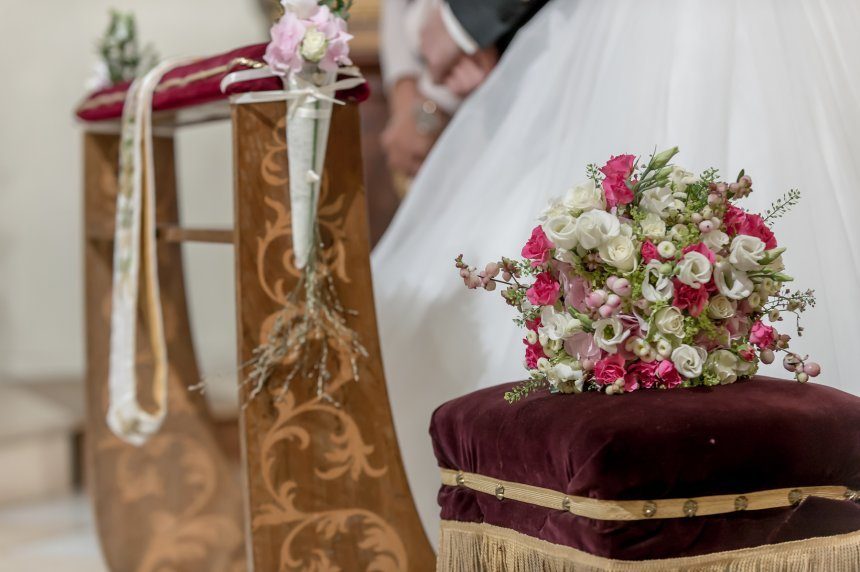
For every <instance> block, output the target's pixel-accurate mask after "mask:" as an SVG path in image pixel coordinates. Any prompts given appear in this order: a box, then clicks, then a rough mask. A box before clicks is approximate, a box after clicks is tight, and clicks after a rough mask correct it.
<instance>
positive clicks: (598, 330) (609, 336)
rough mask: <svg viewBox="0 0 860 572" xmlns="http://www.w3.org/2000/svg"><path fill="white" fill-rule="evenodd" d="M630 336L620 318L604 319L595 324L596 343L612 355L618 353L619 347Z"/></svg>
mask: <svg viewBox="0 0 860 572" xmlns="http://www.w3.org/2000/svg"><path fill="white" fill-rule="evenodd" d="M629 335H630V331H629V330H625V329H624V326H623V325H622V324H621V320H619V319H618V318H603V319H601V320H597V321H596V322H594V343H596V344H597V347H599V348H600V349H602V350H604V351H607V352H609V353H611V354H614V353H616V352H617V351H618V345H619V344H621V342H623V341H624V340H626V339H627V336H629Z"/></svg>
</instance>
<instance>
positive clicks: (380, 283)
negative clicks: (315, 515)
mask: <svg viewBox="0 0 860 572" xmlns="http://www.w3.org/2000/svg"><path fill="white" fill-rule="evenodd" d="M858 29H860V3H858V2H855V1H854V0H828V1H820V0H771V1H763V0H742V1H741V0H736V1H715V0H698V1H695V0H674V1H649V2H642V1H641V0H629V1H620V0H600V1H597V0H591V1H577V0H555V1H554V2H551V3H550V4H549V5H548V6H547V7H546V8H545V9H544V10H543V11H542V12H541V13H540V14H538V16H537V17H536V18H535V19H534V20H533V21H532V22H531V23H530V24H529V25H528V26H527V27H526V28H524V29H523V30H522V31H521V33H520V34H519V35H518V37H517V38H516V40H515V41H514V43H513V44H512V45H511V47H510V48H509V50H508V51H507V53H506V54H505V56H504V58H503V59H502V62H501V63H500V65H499V67H498V68H497V69H496V70H495V72H494V73H493V74H492V76H491V77H490V78H489V80H488V81H487V82H486V83H485V84H484V85H483V86H482V87H481V89H480V90H479V91H478V92H477V93H475V94H474V95H473V97H472V98H470V99H469V100H468V102H467V103H466V104H465V106H464V107H463V108H462V109H461V110H460V112H459V113H458V114H457V116H456V117H455V119H454V121H453V122H452V123H451V124H450V125H449V127H448V129H447V130H446V132H445V134H444V135H443V137H442V138H441V140H440V141H439V143H438V145H437V146H436V148H435V149H434V151H433V153H432V154H431V156H430V157H429V159H428V161H427V162H426V164H425V165H424V168H423V169H422V171H421V173H420V175H419V176H418V178H417V179H416V181H415V185H414V187H413V189H412V191H411V194H410V195H409V196H408V198H407V200H406V201H405V202H404V204H403V206H402V207H401V209H400V211H399V212H398V214H397V217H396V219H395V221H394V223H393V224H392V226H391V227H390V229H389V230H388V232H387V234H386V235H385V237H384V238H383V240H382V242H381V243H380V245H379V246H378V247H377V249H376V251H375V252H374V255H373V272H374V288H375V295H376V302H377V311H378V313H379V317H380V328H381V336H382V345H383V357H384V360H385V370H386V375H387V378H388V385H389V391H390V393H391V399H392V407H393V409H394V418H395V424H396V429H397V436H398V440H399V442H400V445H401V449H402V452H403V455H404V458H405V463H406V470H407V474H408V476H409V481H410V484H411V486H412V492H413V495H414V497H415V499H416V501H417V504H418V508H419V511H420V513H421V516H422V519H423V522H424V524H425V527H426V528H427V530H428V533H429V534H430V535H431V537H432V538H433V539H434V540H435V538H436V536H437V534H438V532H437V528H438V507H437V504H436V492H437V491H438V488H439V474H438V471H437V468H436V464H435V459H434V456H433V452H432V450H431V445H430V438H429V436H428V433H427V429H428V425H429V420H430V414H431V412H432V411H433V409H435V407H437V406H438V405H439V404H441V403H443V402H444V401H447V400H449V399H451V398H453V397H456V396H459V395H462V394H464V393H467V392H470V391H472V390H475V389H477V388H480V387H486V386H489V385H493V384H498V383H501V382H504V381H513V380H516V379H521V378H522V377H523V375H524V372H523V368H522V356H523V345H522V342H521V337H522V335H521V333H520V332H519V330H518V328H517V327H516V326H515V325H514V324H513V323H512V322H511V318H512V317H513V312H512V310H510V309H508V308H507V307H506V306H505V305H504V303H503V301H502V300H501V298H500V297H499V296H498V293H497V292H496V293H486V292H473V291H467V290H466V289H465V288H464V287H463V285H462V281H461V280H460V278H459V276H458V275H457V271H456V270H455V268H454V264H453V259H454V257H455V256H457V255H458V254H460V253H463V254H465V257H466V260H467V261H470V262H472V263H473V264H478V263H481V264H484V263H486V262H488V261H491V260H497V259H498V257H500V256H501V255H503V254H504V255H517V254H518V253H519V251H520V249H521V248H522V244H523V243H524V241H525V240H526V239H527V238H528V236H529V233H530V230H531V228H532V227H533V226H534V224H535V220H534V219H535V216H536V215H537V214H538V213H539V212H540V210H541V209H542V208H543V206H544V205H545V203H546V201H547V200H548V199H549V198H550V197H552V196H557V195H561V194H562V193H563V192H564V191H565V190H566V189H567V188H568V187H569V186H571V184H573V183H575V182H578V181H581V180H584V178H585V165H586V164H588V163H592V162H597V163H601V162H603V161H605V160H606V159H607V158H608V157H609V156H610V155H612V154H619V153H636V154H648V153H650V152H651V151H652V150H653V149H655V148H657V149H662V148H665V147H669V146H672V145H676V144H677V145H679V146H680V148H681V154H680V155H679V156H678V158H677V161H678V163H679V164H681V165H684V166H686V167H688V168H690V169H692V170H695V171H697V172H698V171H701V170H702V169H705V168H708V167H716V168H719V169H720V170H721V172H722V174H723V175H724V177H725V178H727V179H733V178H734V177H735V175H736V174H737V172H738V171H739V170H740V169H741V168H746V170H747V174H749V175H750V176H751V177H752V179H753V188H754V191H755V192H754V193H753V195H752V196H751V197H750V198H749V199H747V201H748V202H747V206H748V208H750V209H753V210H759V211H764V210H765V209H766V208H767V206H768V205H769V204H770V203H771V202H772V201H773V200H774V199H776V198H777V197H778V196H780V195H781V194H783V193H784V192H785V191H787V190H789V189H790V188H795V187H796V188H799V189H801V191H802V193H803V198H802V202H801V204H800V206H799V207H798V208H797V209H795V211H794V212H793V213H792V214H790V215H789V216H787V217H785V218H784V219H781V220H779V221H778V224H777V226H776V229H775V230H776V233H777V238H778V239H779V241H780V244H781V245H782V246H786V247H788V249H789V250H788V253H787V255H786V263H787V268H788V271H789V272H790V273H791V274H793V275H794V276H795V277H796V278H797V281H796V282H795V285H796V287H802V288H804V289H805V288H814V289H815V290H816V293H817V296H818V300H819V303H818V305H817V306H816V308H814V309H813V310H811V311H809V312H807V314H806V315H805V316H804V326H805V327H806V335H805V336H804V337H803V338H802V339H799V340H796V341H794V342H792V347H793V348H797V350H798V351H802V352H804V353H806V352H808V353H809V354H811V355H812V356H814V359H816V360H817V361H819V362H820V363H821V364H822V366H823V368H824V373H823V374H822V376H821V377H820V378H819V379H818V381H821V382H822V383H826V384H830V385H833V386H836V387H839V388H842V389H845V390H848V391H853V392H854V393H860V377H858V378H855V377H853V376H854V375H855V373H854V372H853V369H854V368H855V363H856V356H857V355H860V227H858V221H857V220H856V219H857V218H858V217H860V34H858V33H857V30H858ZM789 326H792V327H789ZM781 329H782V330H783V331H786V330H787V331H788V332H789V333H793V324H789V323H783V325H782V326H781ZM773 368H776V365H774V366H772V369H769V370H767V371H766V372H765V373H772V374H776V375H780V374H779V369H773ZM618 405H619V407H622V406H623V403H622V400H619V403H618ZM534 430H535V431H540V430H541V428H540V427H535V428H534Z"/></svg>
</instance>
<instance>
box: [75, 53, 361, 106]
mask: <svg viewBox="0 0 860 572" xmlns="http://www.w3.org/2000/svg"><path fill="white" fill-rule="evenodd" d="M265 52H266V44H254V45H252V46H244V47H242V48H237V49H235V50H233V51H230V52H226V53H223V54H219V55H217V56H213V57H208V58H201V59H200V60H198V61H196V62H194V63H192V64H188V65H185V66H181V67H178V68H176V69H174V70H171V71H170V72H168V73H166V74H165V75H164V77H163V78H162V80H161V82H160V84H159V85H165V84H168V83H169V84H171V86H169V87H167V86H166V87H165V88H163V89H159V90H156V92H155V95H154V97H153V102H152V107H153V109H154V110H155V111H167V110H171V109H180V108H184V107H192V106H195V105H202V104H205V103H210V102H212V101H217V100H221V99H226V98H227V97H229V96H230V95H232V94H234V93H244V92H250V91H267V90H275V89H280V88H281V81H280V80H279V79H277V78H267V79H258V80H253V81H246V82H242V83H238V84H234V85H232V86H230V88H228V90H227V93H222V92H221V80H222V79H224V76H226V75H227V74H228V73H230V72H231V71H237V70H241V69H247V68H244V67H243V66H241V65H234V66H233V67H232V68H231V67H230V64H231V62H233V60H235V59H236V58H246V59H249V60H254V61H262V60H263V54H264V53H265ZM207 71H213V72H215V73H212V74H208V73H206V72H207ZM201 72H202V73H201ZM196 74H199V75H200V77H199V79H193V80H192V81H187V82H179V83H177V82H176V81H174V80H180V79H183V78H189V77H191V76H192V75H196ZM128 88H129V84H128V83H122V84H118V85H115V86H111V87H108V88H105V89H102V90H99V91H96V92H94V93H92V94H90V95H89V96H87V98H86V99H85V100H84V101H83V102H81V104H80V105H79V106H78V109H77V111H76V114H77V116H78V117H79V118H80V119H82V120H84V121H104V120H111V119H118V118H119V117H121V116H122V108H123V105H124V103H125V98H124V96H125V93H126V91H127V90H128ZM369 93H370V92H369V89H368V87H367V84H366V83H365V84H363V85H361V86H359V87H356V88H353V89H351V90H348V91H345V92H342V93H338V98H339V99H341V100H342V101H349V102H354V103H359V102H362V101H364V100H366V99H367V97H368V96H369Z"/></svg>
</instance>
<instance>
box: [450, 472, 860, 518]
mask: <svg viewBox="0 0 860 572" xmlns="http://www.w3.org/2000/svg"><path fill="white" fill-rule="evenodd" d="M439 471H440V473H441V477H442V484H443V485H447V486H452V487H457V486H460V487H466V488H468V489H472V490H474V491H478V492H482V493H486V494H490V495H493V496H495V497H496V498H497V499H499V500H503V499H511V500H515V501H519V502H524V503H528V504H533V505H536V506H542V507H544V508H551V509H557V510H563V511H566V512H570V513H573V514H575V515H578V516H584V517H587V518H594V519H597V520H646V519H649V518H683V517H693V516H707V515H711V514H725V513H729V512H735V511H741V510H764V509H769V508H784V507H788V506H793V505H797V504H799V503H800V502H801V501H803V500H804V499H805V498H807V497H821V498H826V499H832V500H848V501H856V500H858V498H860V493H858V492H857V491H854V490H851V489H849V488H847V487H841V486H820V487H796V488H790V489H771V490H766V491H757V492H751V493H744V494H737V495H714V496H704V497H694V498H687V499H659V500H629V501H612V500H601V499H593V498H588V497H579V496H573V495H566V494H564V493H560V492H558V491H553V490H550V489H544V488H541V487H534V486H531V485H524V484H521V483H513V482H509V481H502V480H499V479H494V478H491V477H485V476H484V475H478V474H475V473H467V472H465V471H454V470H451V469H439Z"/></svg>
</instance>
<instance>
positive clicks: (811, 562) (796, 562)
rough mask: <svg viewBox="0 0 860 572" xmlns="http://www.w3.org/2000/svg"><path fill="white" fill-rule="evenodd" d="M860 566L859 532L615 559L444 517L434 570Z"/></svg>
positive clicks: (827, 569) (602, 571)
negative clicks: (663, 556) (712, 550)
mask: <svg viewBox="0 0 860 572" xmlns="http://www.w3.org/2000/svg"><path fill="white" fill-rule="evenodd" d="M858 566H860V531H858V532H851V533H848V534H840V535H836V536H825V537H818V538H810V539H807V540H795V541H792V542H783V543H779V544H768V545H764V546H757V547H755V548H743V549H740V550H728V551H725V552H715V553H712V554H704V555H701V556H688V557H684V558H667V559H660V560H640V561H633V560H615V559H611V558H603V557H600V556H594V555H592V554H589V553H587V552H583V551H582V550H577V549H576V548H571V547H569V546H562V545H560V544H553V543H551V542H547V541H545V540H540V539H537V538H534V537H532V536H528V535H526V534H522V533H519V532H516V531H514V530H510V529H507V528H501V527H498V526H493V525H491V524H485V523H473V522H457V521H452V520H443V521H442V525H441V536H440V544H439V556H438V558H437V560H436V571H437V572H484V571H486V572H519V571H524V570H540V571H542V572H610V571H611V572H634V571H635V572H656V571H660V572H672V571H677V572H680V571H685V572H687V571H695V572H777V571H785V570H791V571H793V572H839V571H850V570H857V569H858Z"/></svg>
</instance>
